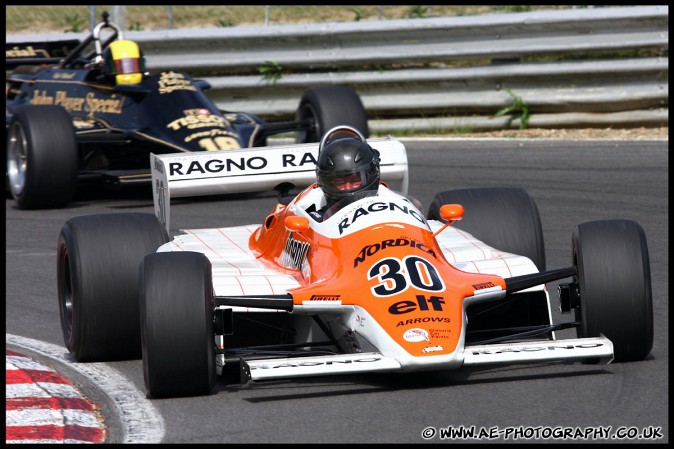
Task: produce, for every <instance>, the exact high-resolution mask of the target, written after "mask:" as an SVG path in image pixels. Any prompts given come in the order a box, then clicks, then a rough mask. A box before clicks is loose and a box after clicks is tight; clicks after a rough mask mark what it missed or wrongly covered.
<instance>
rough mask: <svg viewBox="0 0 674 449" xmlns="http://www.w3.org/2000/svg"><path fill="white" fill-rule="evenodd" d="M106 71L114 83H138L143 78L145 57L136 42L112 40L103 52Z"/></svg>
mask: <svg viewBox="0 0 674 449" xmlns="http://www.w3.org/2000/svg"><path fill="white" fill-rule="evenodd" d="M103 59H105V65H106V69H107V71H108V72H109V73H110V74H111V75H113V76H114V77H115V83H116V84H138V83H140V82H141V81H142V80H143V72H144V71H145V59H144V58H143V53H142V52H141V51H140V47H138V44H137V43H135V42H133V41H129V40H118V41H113V42H111V43H110V45H109V46H108V47H107V48H106V49H105V51H104V52H103Z"/></svg>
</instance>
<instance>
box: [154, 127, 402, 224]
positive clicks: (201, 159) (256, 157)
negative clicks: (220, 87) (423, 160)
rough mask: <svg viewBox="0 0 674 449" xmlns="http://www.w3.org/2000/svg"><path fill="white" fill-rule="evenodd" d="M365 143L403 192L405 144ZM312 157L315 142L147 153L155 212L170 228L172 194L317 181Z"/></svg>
mask: <svg viewBox="0 0 674 449" xmlns="http://www.w3.org/2000/svg"><path fill="white" fill-rule="evenodd" d="M368 143H369V144H370V145H371V146H372V147H373V148H374V149H376V150H378V151H379V153H380V157H381V162H380V170H381V179H382V181H385V182H387V183H392V187H393V188H397V189H398V190H400V191H401V192H402V193H403V194H407V189H408V184H409V173H408V166H407V153H406V150H405V146H404V145H403V144H402V143H401V142H399V141H397V140H394V139H392V138H390V137H389V138H380V139H368ZM317 159H318V143H306V144H296V145H278V146H268V147H255V148H243V149H240V150H223V151H203V152H193V153H172V154H161V155H160V154H150V167H151V171H152V195H153V200H154V211H155V214H156V215H157V218H159V221H161V223H162V224H163V225H164V226H165V227H166V230H167V231H169V232H170V229H169V226H170V204H171V198H178V197H187V196H202V195H222V194H229V193H243V192H264V191H271V190H274V189H276V188H277V187H279V186H281V185H284V184H286V185H287V184H290V185H292V186H293V187H295V188H304V187H307V186H309V185H311V184H312V183H314V182H315V181H316V172H315V170H316V161H317Z"/></svg>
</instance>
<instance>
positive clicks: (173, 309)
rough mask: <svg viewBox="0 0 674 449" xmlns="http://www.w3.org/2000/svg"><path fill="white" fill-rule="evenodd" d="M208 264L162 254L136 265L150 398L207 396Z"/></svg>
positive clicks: (211, 375) (210, 375)
mask: <svg viewBox="0 0 674 449" xmlns="http://www.w3.org/2000/svg"><path fill="white" fill-rule="evenodd" d="M213 312H214V305H213V280H212V276H211V263H210V261H209V260H208V258H207V257H206V256H205V255H204V254H202V253H197V252H162V253H155V254H151V255H148V256H146V257H145V260H144V261H143V264H142V266H141V286H140V315H141V326H142V334H141V335H142V347H143V373H144V378H145V387H146V389H147V391H148V393H149V394H150V396H152V397H176V396H197V395H206V394H209V393H210V392H211V390H212V389H213V386H214V385H215V333H214V329H213Z"/></svg>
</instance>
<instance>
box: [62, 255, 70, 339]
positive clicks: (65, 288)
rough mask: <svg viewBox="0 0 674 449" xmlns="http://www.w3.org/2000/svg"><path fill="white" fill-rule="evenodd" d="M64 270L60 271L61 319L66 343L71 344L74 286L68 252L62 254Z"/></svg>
mask: <svg viewBox="0 0 674 449" xmlns="http://www.w3.org/2000/svg"><path fill="white" fill-rule="evenodd" d="M61 258H62V259H63V263H62V267H63V272H62V273H60V276H61V278H60V279H59V289H60V291H59V299H60V302H61V304H60V309H61V319H62V325H63V334H64V336H65V337H66V343H68V346H70V338H71V335H72V330H73V288H72V282H71V278H70V261H69V259H68V254H62V255H61Z"/></svg>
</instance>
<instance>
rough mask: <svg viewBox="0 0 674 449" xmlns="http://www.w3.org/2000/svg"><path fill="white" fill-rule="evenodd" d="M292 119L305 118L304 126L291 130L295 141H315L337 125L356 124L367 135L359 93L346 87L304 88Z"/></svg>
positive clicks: (364, 113) (363, 109)
mask: <svg viewBox="0 0 674 449" xmlns="http://www.w3.org/2000/svg"><path fill="white" fill-rule="evenodd" d="M295 119H296V120H308V121H309V122H310V123H311V126H310V128H309V129H307V130H301V131H296V132H295V142H297V143H309V142H318V141H320V140H321V137H323V134H324V133H325V132H326V131H328V130H329V129H332V128H334V127H335V126H339V125H346V126H351V127H353V128H356V129H357V130H358V131H360V132H361V133H362V134H363V136H365V137H366V138H367V137H368V136H369V130H368V125H367V114H366V112H365V107H363V103H362V101H361V100H360V97H359V96H358V94H357V93H356V91H354V90H353V89H351V88H350V87H345V86H329V87H317V88H314V89H309V90H307V91H306V92H304V95H302V98H301V100H300V104H299V107H298V108H297V112H296V113H295Z"/></svg>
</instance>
